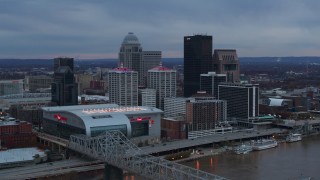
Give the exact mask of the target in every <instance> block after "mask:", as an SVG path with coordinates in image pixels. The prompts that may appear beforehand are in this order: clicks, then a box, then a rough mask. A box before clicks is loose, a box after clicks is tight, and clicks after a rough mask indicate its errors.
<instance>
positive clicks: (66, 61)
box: [53, 57, 74, 72]
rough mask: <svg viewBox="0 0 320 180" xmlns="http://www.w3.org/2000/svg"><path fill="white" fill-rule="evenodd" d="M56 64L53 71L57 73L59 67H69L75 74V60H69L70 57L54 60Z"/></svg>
mask: <svg viewBox="0 0 320 180" xmlns="http://www.w3.org/2000/svg"><path fill="white" fill-rule="evenodd" d="M53 61H54V64H53V71H54V72H55V71H56V70H57V69H58V68H59V67H62V66H68V67H69V68H70V69H71V71H72V72H74V69H73V67H74V66H73V58H68V57H58V58H54V59H53Z"/></svg>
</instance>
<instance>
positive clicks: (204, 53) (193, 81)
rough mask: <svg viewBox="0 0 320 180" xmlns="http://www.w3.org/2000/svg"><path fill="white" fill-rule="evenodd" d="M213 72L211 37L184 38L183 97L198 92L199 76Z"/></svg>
mask: <svg viewBox="0 0 320 180" xmlns="http://www.w3.org/2000/svg"><path fill="white" fill-rule="evenodd" d="M210 71H213V63H212V36H206V35H195V36H185V37H184V96H185V97H189V96H191V95H192V94H194V93H196V92H197V91H198V90H199V76H200V74H203V73H208V72H210Z"/></svg>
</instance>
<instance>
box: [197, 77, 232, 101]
mask: <svg viewBox="0 0 320 180" xmlns="http://www.w3.org/2000/svg"><path fill="white" fill-rule="evenodd" d="M222 82H227V77H226V75H225V74H216V73H215V72H208V73H207V74H201V75H200V91H206V92H207V93H209V94H211V95H212V96H214V97H215V98H216V99H218V85H219V83H222Z"/></svg>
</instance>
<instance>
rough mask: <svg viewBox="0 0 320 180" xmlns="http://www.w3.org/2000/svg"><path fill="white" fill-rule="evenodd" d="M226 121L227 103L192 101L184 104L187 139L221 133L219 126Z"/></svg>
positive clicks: (221, 101)
mask: <svg viewBox="0 0 320 180" xmlns="http://www.w3.org/2000/svg"><path fill="white" fill-rule="evenodd" d="M226 120H227V102H226V101H223V100H201V99H194V100H190V101H189V102H187V103H186V123H187V125H188V139H193V138H199V137H203V136H208V135H213V134H216V133H223V131H225V130H226V129H228V130H231V127H230V128H222V127H220V124H221V123H222V122H224V121H226Z"/></svg>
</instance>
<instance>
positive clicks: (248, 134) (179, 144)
mask: <svg viewBox="0 0 320 180" xmlns="http://www.w3.org/2000/svg"><path fill="white" fill-rule="evenodd" d="M281 132H282V131H281V130H280V129H278V128H273V129H267V130H260V131H245V132H243V131H242V132H232V133H225V134H216V135H211V136H205V137H201V138H197V139H184V140H179V141H172V142H166V143H162V144H155V145H154V146H146V147H141V150H142V151H143V152H144V153H146V154H154V153H160V152H165V151H171V150H176V149H182V148H188V147H190V148H191V147H195V146H201V145H206V144H213V143H219V142H223V141H232V140H240V139H250V138H259V137H263V136H270V135H272V134H276V133H281Z"/></svg>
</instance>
